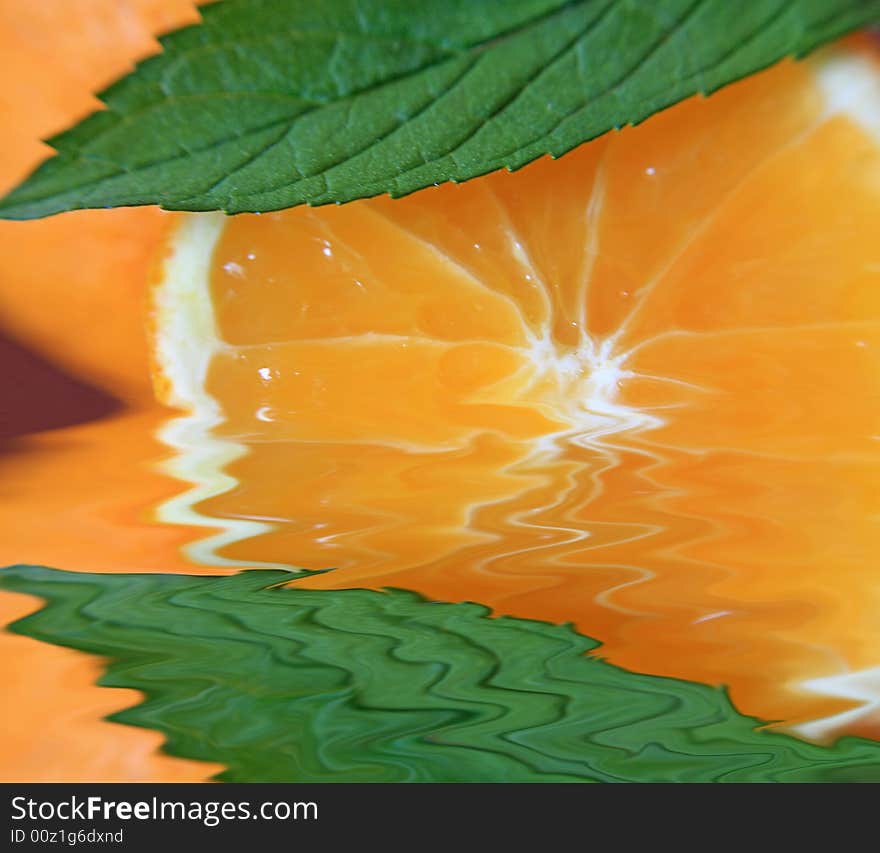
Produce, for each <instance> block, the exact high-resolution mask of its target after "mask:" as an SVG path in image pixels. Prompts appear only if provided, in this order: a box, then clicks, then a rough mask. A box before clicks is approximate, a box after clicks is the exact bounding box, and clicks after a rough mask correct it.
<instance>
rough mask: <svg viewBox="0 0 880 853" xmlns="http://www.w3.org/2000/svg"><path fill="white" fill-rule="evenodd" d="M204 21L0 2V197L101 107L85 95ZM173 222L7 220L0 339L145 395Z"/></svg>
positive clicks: (111, 5)
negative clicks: (151, 284)
mask: <svg viewBox="0 0 880 853" xmlns="http://www.w3.org/2000/svg"><path fill="white" fill-rule="evenodd" d="M197 20H198V14H197V13H196V10H195V3H194V2H193V0H89V2H88V3H82V2H71V0H40V2H39V3H31V4H22V3H21V2H19V0H0V74H2V75H3V79H4V80H6V81H8V84H7V85H6V86H5V87H4V89H3V92H2V93H0V126H2V128H3V157H2V159H0V194H2V193H5V192H6V191H8V190H10V189H12V187H13V186H14V185H15V184H16V183H17V182H18V181H19V180H21V179H22V178H24V176H25V175H26V174H27V173H28V172H29V171H31V169H33V168H34V167H35V166H36V165H37V163H39V162H40V161H41V160H43V159H44V158H45V157H46V156H48V155H49V154H50V153H51V151H50V149H49V147H48V146H46V145H44V144H42V143H40V142H39V140H40V139H45V138H47V137H49V136H52V135H53V134H55V133H57V132H59V131H61V130H64V129H65V128H66V127H68V126H70V125H71V124H73V123H74V122H75V121H77V120H78V119H80V118H83V117H84V116H85V115H87V114H88V113H91V112H93V111H94V110H96V109H99V108H100V106H101V105H100V102H99V101H98V100H97V99H96V98H95V97H94V95H92V94H90V93H92V92H96V91H99V90H101V89H103V88H104V87H106V86H107V85H108V84H110V83H111V82H113V81H114V80H115V79H116V78H117V77H119V76H120V75H122V74H125V73H126V72H127V71H129V70H130V69H131V68H132V66H133V64H134V62H135V61H136V60H140V59H143V58H145V57H146V56H149V55H150V54H153V53H156V52H157V51H158V50H159V45H158V43H157V42H156V40H155V38H154V33H157V32H163V31H166V30H169V29H172V28H175V27H180V26H184V25H185V24H188V23H193V22H195V21H197ZM170 218H171V217H169V216H168V215H167V214H163V213H162V212H161V211H159V210H157V209H155V208H138V209H129V210H101V211H77V212H74V213H66V214H63V215H61V216H54V217H51V218H49V219H44V220H38V221H34V222H0V258H2V259H3V260H2V270H3V286H2V288H0V335H8V336H10V337H12V338H13V339H17V340H19V341H21V342H22V343H24V344H26V345H28V346H30V347H32V348H33V349H35V350H37V351H38V352H40V353H41V354H43V355H45V356H47V357H48V358H50V359H51V360H52V361H53V362H55V363H57V364H58V365H59V366H61V367H62V368H65V369H68V370H71V371H73V372H75V373H77V374H79V375H80V376H82V377H85V378H89V379H91V380H93V381H94V382H96V383H98V384H100V385H101V386H102V387H104V388H106V389H108V390H109V391H111V392H113V393H115V394H116V395H118V396H119V397H121V398H122V399H126V400H134V401H137V402H140V403H147V402H148V401H149V395H150V380H149V371H148V370H147V369H146V364H147V350H146V346H145V339H144V335H143V301H144V290H145V284H146V276H145V273H144V270H145V269H146V268H147V267H148V266H149V264H150V262H151V258H152V257H153V255H154V254H155V252H156V251H157V247H158V246H159V244H160V242H161V240H162V238H163V234H164V231H165V229H166V228H167V227H168V224H169V222H168V220H169V219H170Z"/></svg>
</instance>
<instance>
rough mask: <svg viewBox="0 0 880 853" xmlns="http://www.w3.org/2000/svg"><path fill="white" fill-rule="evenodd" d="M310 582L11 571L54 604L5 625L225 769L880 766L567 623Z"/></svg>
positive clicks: (587, 777) (378, 773)
mask: <svg viewBox="0 0 880 853" xmlns="http://www.w3.org/2000/svg"><path fill="white" fill-rule="evenodd" d="M299 577H302V576H301V575H291V574H290V573H287V572H277V571H257V572H244V573H242V574H239V575H235V576H231V577H225V578H220V577H192V576H190V577H187V576H181V575H156V574H153V575H109V574H80V573H75V572H62V571H56V570H53V569H46V568H39V567H30V566H16V567H12V568H9V569H5V570H2V571H0V587H2V588H5V589H9V590H15V591H19V592H25V593H29V594H31V595H37V596H40V597H42V598H44V599H46V601H47V602H48V603H47V605H46V606H45V607H44V609H42V610H40V611H38V612H37V613H35V614H33V615H31V616H28V617H25V618H24V619H21V620H19V621H18V622H16V623H15V624H14V625H12V626H11V627H10V630H13V631H15V632H16V633H19V634H25V635H27V636H30V637H36V638H37V639H40V640H44V641H46V642H49V643H56V644H59V645H63V646H69V647H71V648H75V649H80V650H83V651H86V652H90V653H92V654H95V655H101V656H103V657H105V658H110V662H109V663H108V664H106V672H105V674H104V675H103V676H102V677H101V679H100V681H99V683H100V684H103V685H107V686H112V687H127V688H133V689H135V690H139V691H142V693H143V694H145V696H146V699H145V700H144V701H142V702H141V703H140V704H139V705H137V706H135V707H133V708H128V709H126V710H124V711H121V712H119V713H117V714H114V715H113V716H112V717H111V719H114V720H117V721H119V722H122V723H128V724H130V725H135V726H143V727H147V728H151V729H157V730H159V731H161V732H163V733H164V734H165V736H166V737H167V744H166V749H167V750H168V751H169V752H171V753H172V754H174V755H179V756H184V757H188V758H195V759H201V760H205V761H215V762H220V763H222V764H224V765H226V766H227V768H228V769H227V770H226V771H225V772H223V773H222V774H220V777H219V778H220V779H223V780H226V781H332V780H337V781H406V780H412V781H492V780H496V781H497V780H506V781H561V780H570V781H673V780H674V781H708V780H717V781H726V782H739V781H771V780H781V781H814V780H824V781H834V780H846V781H854V780H880V744H877V743H873V742H870V741H865V740H860V739H857V738H844V739H841V740H840V741H838V743H837V744H836V745H835V746H834V747H831V748H828V747H820V746H815V745H813V744H808V743H804V742H802V741H799V740H797V739H795V738H791V737H788V736H786V735H783V734H778V733H775V732H772V731H767V730H761V729H757V728H756V726H757V724H758V723H757V721H756V720H754V719H752V718H749V717H745V716H743V715H741V714H739V713H738V712H737V711H736V710H735V709H734V708H733V706H732V705H731V703H730V701H729V699H728V698H727V695H726V694H725V692H724V691H723V690H721V689H718V688H714V687H709V686H706V685H702V684H693V683H690V682H686V681H678V680H675V679H670V678H657V677H654V676H646V675H637V674H635V673H632V672H627V671H626V670H623V669H620V668H618V667H615V666H612V665H610V664H608V663H606V662H604V661H603V660H601V658H599V657H597V656H596V655H595V650H596V647H597V643H595V642H594V641H593V640H590V639H589V638H587V637H583V636H581V635H579V634H577V633H575V631H573V630H572V628H571V627H570V626H560V625H550V624H546V623H542V622H533V621H527V620H523V619H514V618H509V617H501V618H490V615H489V611H488V610H487V608H485V607H482V606H480V605H478V604H443V603H437V602H431V601H426V600H425V599H423V598H421V597H420V596H418V595H416V594H415V593H411V592H405V591H402V590H386V591H383V592H376V591H369V590H358V589H351V590H336V591H332V590H331V591H325V590H308V589H303V588H300V587H297V585H296V578H299ZM292 578H293V579H294V582H293V585H292V586H285V587H281V586H279V585H280V584H290V582H291V579H292Z"/></svg>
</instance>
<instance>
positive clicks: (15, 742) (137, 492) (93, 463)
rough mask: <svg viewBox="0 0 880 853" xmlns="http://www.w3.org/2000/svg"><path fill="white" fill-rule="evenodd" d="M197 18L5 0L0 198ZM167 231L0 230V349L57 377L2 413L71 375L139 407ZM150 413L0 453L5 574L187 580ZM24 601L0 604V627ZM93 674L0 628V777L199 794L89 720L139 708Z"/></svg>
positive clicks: (183, 774) (153, 757)
mask: <svg viewBox="0 0 880 853" xmlns="http://www.w3.org/2000/svg"><path fill="white" fill-rule="evenodd" d="M196 18H197V15H196V12H195V9H194V4H193V3H192V2H190V0H89V2H88V3H81V2H70V0H41V2H39V3H21V2H19V0H0V69H2V71H3V72H4V74H3V76H4V80H6V81H7V85H6V86H5V87H4V89H3V92H2V94H0V123H2V129H3V143H2V145H3V157H2V158H0V192H4V191H5V190H7V189H9V188H11V187H12V185H13V184H14V183H15V182H16V181H17V180H19V179H20V178H22V177H24V175H25V174H26V173H27V172H28V171H29V170H30V169H31V168H32V167H33V166H35V165H36V163H37V162H39V161H40V160H41V159H43V158H44V157H45V156H46V155H47V154H48V153H49V150H48V148H47V147H46V146H45V145H42V144H40V143H39V142H38V140H39V139H41V138H45V137H47V136H49V135H51V134H53V133H55V132H57V131H59V130H62V129H63V128H64V127H66V126H68V125H70V124H71V123H72V122H74V121H76V120H77V119H79V118H80V117H82V116H83V115H85V114H86V113H89V112H91V111H92V110H94V109H96V108H97V107H98V102H97V101H96V100H95V99H94V97H92V96H91V95H90V94H89V93H90V92H93V91H96V90H98V89H100V88H103V86H105V85H106V84H108V83H110V82H111V81H112V80H113V79H114V78H115V77H117V76H119V75H120V74H123V73H125V72H126V71H127V70H128V69H129V68H130V67H131V65H132V64H133V62H134V61H136V60H138V59H141V58H143V57H144V56H146V55H148V54H150V53H155V52H156V50H157V49H158V44H157V42H156V41H155V39H154V38H153V35H152V34H153V33H156V32H161V31H163V30H167V29H170V28H172V27H175V26H182V25H184V24H186V23H188V22H192V21H194V20H196ZM171 218H172V217H170V216H168V215H167V214H163V213H161V212H160V211H157V210H155V209H148V208H140V209H137V210H107V211H81V212H76V213H70V214H64V215H61V216H57V217H52V218H51V219H46V220H40V221H35V222H0V344H2V343H3V339H4V338H5V337H8V338H10V339H11V340H12V341H14V342H15V344H14V346H13V350H12V351H13V352H15V351H17V348H18V347H20V348H21V349H22V351H23V352H31V353H33V354H34V358H35V359H36V358H41V359H43V360H45V361H46V362H48V365H49V366H50V367H54V368H55V369H56V370H57V371H58V374H59V375H58V377H57V378H56V380H55V382H54V383H53V384H52V386H51V387H41V386H39V385H35V386H32V385H31V384H30V383H31V382H32V381H33V377H32V376H30V375H24V376H22V375H15V376H10V375H6V376H3V380H5V381H0V392H2V396H3V398H4V400H5V401H6V402H7V403H8V402H9V400H10V388H11V389H12V391H13V392H14V393H13V394H12V395H11V396H12V399H13V400H18V399H20V398H21V397H23V396H26V395H27V394H31V395H39V394H43V393H47V391H48V392H52V391H57V390H58V389H59V388H61V389H63V387H64V385H63V383H64V380H65V376H64V374H65V372H70V373H72V374H75V378H76V379H77V381H80V382H83V383H85V384H86V385H88V384H93V385H98V386H100V387H103V388H104V389H106V390H107V391H108V392H110V393H111V394H113V395H115V396H117V397H119V398H121V399H122V400H124V401H127V402H129V403H132V404H135V405H138V406H143V407H148V406H150V404H151V388H150V379H149V369H148V361H147V346H146V337H145V335H144V332H143V314H144V294H145V291H146V288H147V279H148V269H149V266H150V264H151V263H152V262H153V256H154V255H155V253H156V251H157V250H158V249H159V247H160V245H161V241H162V239H163V234H164V231H165V229H166V228H167V227H168V224H169V220H170V219H171ZM4 354H5V352H4ZM7 366H8V365H7ZM48 369H49V368H48V367H47V370H48ZM7 383H9V384H7ZM38 402H39V401H37V400H35V401H34V405H35V407H36V406H37V403H38ZM55 408H56V409H57V408H58V406H56V407H55ZM71 414H72V416H73V417H74V418H75V416H76V415H77V413H75V412H73V413H71ZM3 415H4V417H2V418H0V421H3V424H2V426H3V427H4V428H5V427H7V426H8V424H7V421H8V420H9V418H8V417H7V416H8V415H12V416H13V417H12V420H13V421H14V420H15V417H16V416H17V413H15V412H11V413H10V412H4V413H3ZM160 417H161V415H160V413H158V412H156V411H152V412H147V413H143V414H124V413H123V414H118V416H115V417H113V418H112V419H110V420H108V421H105V422H101V423H97V424H85V425H80V426H77V427H74V428H72V429H69V430H54V431H47V432H45V433H43V434H41V435H37V436H28V437H26V438H25V437H19V438H16V439H14V440H12V441H11V442H2V443H0V468H2V475H3V484H4V493H5V497H6V498H7V500H5V501H4V505H3V511H2V513H0V531H2V536H0V542H2V546H0V550H2V554H0V565H7V564H10V563H17V562H33V563H40V562H43V563H46V564H48V565H55V566H59V567H62V568H69V569H82V570H95V569H97V570H99V571H124V570H136V569H141V570H154V571H158V570H163V571H169V570H171V571H173V570H177V571H181V570H186V568H187V566H186V564H185V563H184V562H183V561H182V560H180V559H179V557H178V556H177V550H178V546H179V545H180V543H181V541H183V540H185V538H186V537H187V536H188V535H191V534H190V533H189V531H186V530H183V529H178V530H176V531H175V530H169V529H163V528H161V527H158V526H156V525H155V524H150V521H149V518H148V508H149V506H150V504H151V503H154V502H157V501H162V500H166V499H168V498H169V497H170V496H171V495H172V494H173V492H174V490H175V487H174V484H173V483H171V482H170V481H169V480H167V478H164V477H161V476H159V475H158V474H156V473H154V472H152V471H151V470H150V469H149V468H148V467H147V463H149V462H151V461H152V460H153V459H155V458H156V457H157V456H159V455H160V454H161V448H160V447H159V446H158V445H157V444H156V441H155V439H154V438H153V436H152V433H153V430H154V428H155V424H156V422H157V421H158V420H159V418H160ZM25 419H27V418H25ZM13 425H14V424H13ZM5 432H6V430H5V429H4V430H2V432H0V434H3V433H5ZM36 604H37V602H36V600H34V599H30V598H28V597H24V596H21V595H13V594H11V593H5V592H4V593H3V594H2V595H0V623H2V624H3V625H5V624H7V623H9V622H11V621H12V620H14V619H16V618H19V617H20V616H23V615H25V613H27V612H29V611H32V610H33V609H34V608H35V606H36ZM99 671H100V664H99V663H98V662H96V661H95V660H93V659H91V658H89V657H87V656H85V655H81V654H79V653H77V652H73V651H70V650H68V649H60V648H54V647H52V646H48V645H45V644H43V643H37V642H34V641H33V640H30V639H27V638H25V637H21V636H15V635H12V634H7V633H0V682H2V684H3V689H4V692H5V696H6V701H5V702H4V706H3V712H2V723H0V756H2V760H0V780H3V781H28V782H33V781H94V780H96V779H99V780H104V781H145V780H150V779H159V780H163V781H197V780H202V779H204V778H207V777H208V776H210V775H211V774H212V773H213V772H215V770H216V768H213V767H212V766H211V765H208V764H204V763H202V762H195V761H184V760H181V759H176V758H171V757H169V756H167V755H164V754H161V753H159V752H158V751H157V747H158V746H159V744H160V742H161V737H160V736H159V735H158V734H156V733H155V732H148V731H145V730H142V729H134V728H128V727H125V726H120V725H117V724H114V723H109V722H106V721H103V720H102V719H100V718H101V717H103V716H104V715H105V714H108V713H110V712H112V711H115V710H118V709H119V708H120V707H121V706H124V705H127V704H134V703H135V702H137V701H138V699H137V696H136V694H134V693H133V692H131V691H120V690H115V689H107V688H100V689H99V688H96V687H95V686H94V681H95V679H96V677H97V675H98V673H99Z"/></svg>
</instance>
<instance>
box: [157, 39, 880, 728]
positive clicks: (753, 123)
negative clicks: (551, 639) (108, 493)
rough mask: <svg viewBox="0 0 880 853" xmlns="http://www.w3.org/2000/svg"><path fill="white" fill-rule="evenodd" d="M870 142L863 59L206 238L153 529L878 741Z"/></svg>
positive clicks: (186, 243)
mask: <svg viewBox="0 0 880 853" xmlns="http://www.w3.org/2000/svg"><path fill="white" fill-rule="evenodd" d="M878 121H880V70H878V66H877V62H876V58H874V57H873V56H872V55H871V53H870V49H869V48H866V47H864V46H863V45H860V44H859V43H857V42H856V43H852V44H850V46H849V47H847V48H836V49H834V50H831V51H826V52H825V53H824V54H822V55H821V56H819V57H818V58H816V59H814V60H811V61H810V62H809V63H804V64H795V63H792V62H785V63H783V64H781V65H779V66H777V67H776V68H774V69H772V70H770V71H768V72H766V73H763V74H761V75H758V76H756V77H754V78H752V79H749V80H746V81H744V82H741V83H739V84H736V85H734V86H732V87H729V88H728V89H725V90H723V91H721V92H720V93H718V94H716V95H713V96H712V97H711V98H709V99H691V100H689V101H687V102H685V103H683V104H681V105H679V106H677V107H675V108H673V109H671V110H669V111H667V112H665V113H662V114H660V115H658V116H656V117H654V118H652V119H651V120H649V121H647V122H645V123H644V124H643V125H641V126H639V127H637V128H632V129H627V130H625V131H623V132H621V133H618V134H612V135H609V136H606V137H604V138H602V139H600V140H598V141H596V142H593V143H591V144H588V145H585V146H582V147H581V148H579V149H578V150H577V151H575V152H573V153H572V154H570V155H568V156H566V157H564V158H562V159H561V160H559V161H555V162H551V161H549V160H543V161H540V162H537V163H535V164H533V165H532V166H530V167H527V168H526V169H523V170H522V171H520V172H517V173H515V174H506V173H502V174H493V175H490V176H487V177H485V178H482V179H478V180H474V181H472V182H469V183H466V184H464V185H461V186H452V185H447V186H441V187H439V188H436V189H432V190H427V191H424V192H420V193H417V194H415V195H413V196H411V197H408V198H406V199H402V200H396V201H392V200H389V199H387V198H377V199H373V200H367V201H362V202H356V203H354V204H350V205H345V206H342V207H340V208H321V209H304V208H300V209H294V210H290V211H286V212H283V213H274V214H267V215H262V216H241V217H236V218H233V219H229V220H226V219H224V218H223V217H222V216H215V215H194V216H191V217H189V218H187V219H186V221H185V222H184V223H183V224H182V225H181V227H180V228H179V230H178V231H177V232H176V233H175V235H174V236H173V238H172V240H171V243H170V244H169V247H168V257H167V260H166V262H165V266H164V272H163V280H162V282H161V283H160V285H159V286H158V288H157V290H156V293H155V310H154V325H155V330H156V338H155V353H156V361H157V367H158V376H159V379H158V387H159V391H160V395H161V396H162V398H163V399H164V400H165V401H166V402H169V403H171V404H173V405H176V406H179V407H182V408H184V409H186V410H187V414H186V415H185V416H184V417H182V418H181V419H178V420H177V421H175V422H174V423H172V424H171V425H170V426H169V427H167V428H166V431H165V433H164V435H165V438H166V440H167V441H168V442H169V443H170V444H172V445H173V446H175V447H177V448H178V450H179V455H178V458H177V460H176V461H175V463H174V466H175V469H174V470H175V471H176V473H177V475H178V476H180V477H182V478H183V479H187V480H190V481H191V482H192V483H194V484H195V486H194V488H193V490H192V491H191V492H190V493H188V494H185V495H182V496H180V497H179V498H178V499H176V500H175V501H173V502H171V503H169V504H166V505H165V507H164V509H163V517H164V518H165V519H166V520H169V521H175V520H178V521H181V522H184V523H187V524H194V523H200V524H204V525H206V526H207V527H212V528H216V529H219V532H216V530H215V532H213V533H212V534H211V535H209V536H206V537H205V538H203V539H200V540H199V541H197V542H195V543H193V544H192V545H191V546H190V551H189V553H190V555H191V556H192V557H193V558H194V559H195V560H196V561H199V562H202V563H204V564H208V565H219V566H224V565H227V566H231V565H237V564H249V565H255V564H266V565H270V564H287V565H297V566H305V567H308V568H324V567H329V566H335V567H338V570H337V571H336V572H333V573H330V574H327V575H323V576H321V577H318V578H314V579H312V580H311V581H310V583H311V584H312V585H314V586H333V587H347V586H352V585H361V584H366V585H370V586H375V587H381V586H385V585H394V586H401V587H406V588H410V589H416V590H419V591H421V592H423V593H425V594H427V595H430V596H433V597H436V598H440V599H444V600H460V599H473V600H477V601H481V602H484V603H487V604H489V605H491V606H493V607H495V608H496V609H498V610H499V611H503V612H505V613H511V614H515V615H518V616H523V617H534V618H541V619H549V620H553V621H569V620H572V621H574V622H576V623H577V626H578V628H579V629H581V630H582V631H584V632H585V633H588V634H590V635H592V636H596V637H598V638H599V639H601V640H602V641H603V642H604V643H605V646H604V649H603V653H604V654H605V655H607V656H608V657H609V658H610V659H611V660H613V661H614V662H616V663H619V664H623V665H625V666H628V667H631V668H633V669H636V670H640V671H646V672H655V673H661V674H667V675H673V676H678V677H683V678H688V679H696V680H700V681H707V682H713V683H719V682H721V683H727V684H729V685H731V688H732V693H733V698H734V700H735V701H736V702H737V704H738V706H739V707H740V708H741V709H742V710H744V711H745V712H746V713H754V714H758V715H760V716H763V717H765V718H766V717H770V718H777V719H784V720H787V721H789V722H790V723H797V722H800V721H805V720H808V719H815V718H817V717H824V718H826V723H827V724H814V725H813V727H812V728H811V729H810V730H809V732H810V734H811V736H814V737H824V736H828V735H829V734H833V733H834V732H837V731H838V730H840V725H842V726H843V727H844V728H845V729H846V730H849V731H859V732H860V733H863V734H864V733H868V732H869V730H871V731H874V733H875V734H876V726H877V718H876V716H875V717H873V718H872V717H871V714H874V713H875V712H876V708H875V709H874V710H873V711H872V710H871V701H873V700H869V699H864V697H861V698H858V699H856V698H854V697H852V696H847V695H846V693H847V689H846V687H844V688H843V692H842V693H841V689H840V682H839V679H841V678H843V679H844V681H846V679H847V678H856V679H857V680H858V679H862V680H864V678H865V677H866V676H865V675H864V673H866V672H870V671H871V670H872V668H873V667H877V666H878V665H880V639H878V634H877V631H876V630H875V628H876V624H877V619H878V614H880V591H878V590H880V588H878V586H877V584H876V581H875V577H874V575H875V558H876V553H877V551H878V546H880V528H878V525H877V519H878V513H880V492H878V489H877V485H876V484H877V483H878V481H880V396H878V387H880V324H878V321H880V241H878V239H877V224H878V222H880V126H878ZM853 673H856V674H857V675H853ZM822 678H826V679H827V678H832V679H838V681H835V682H834V684H835V685H836V686H835V687H834V688H833V689H831V690H825V691H823V690H822V689H821V683H822V682H821V679H822ZM816 679H820V681H816ZM807 681H809V682H810V685H811V686H805V682H807ZM847 683H848V682H847ZM861 683H862V682H861V681H859V684H861ZM817 685H819V687H818V688H817ZM860 689H861V690H862V692H864V690H865V689H866V688H860ZM850 692H852V691H850ZM857 692H858V691H857ZM871 695H875V694H871ZM854 707H857V708H860V709H861V710H860V711H858V713H856V714H855V716H853V714H852V713H850V711H852V709H853V708H854ZM844 712H846V713H847V714H848V715H847V716H846V719H845V720H844V721H843V722H842V723H841V720H840V719H838V717H837V716H836V715H838V714H841V713H844ZM863 712H864V713H863ZM869 712H870V713H869ZM838 723H840V725H838ZM872 726H873V727H874V728H873V729H872V728H871V727H872Z"/></svg>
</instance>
